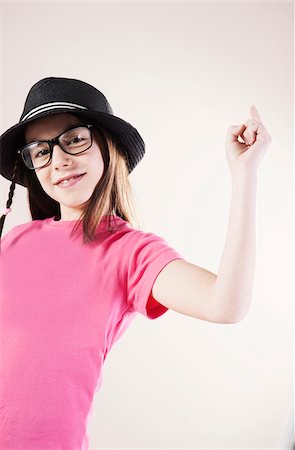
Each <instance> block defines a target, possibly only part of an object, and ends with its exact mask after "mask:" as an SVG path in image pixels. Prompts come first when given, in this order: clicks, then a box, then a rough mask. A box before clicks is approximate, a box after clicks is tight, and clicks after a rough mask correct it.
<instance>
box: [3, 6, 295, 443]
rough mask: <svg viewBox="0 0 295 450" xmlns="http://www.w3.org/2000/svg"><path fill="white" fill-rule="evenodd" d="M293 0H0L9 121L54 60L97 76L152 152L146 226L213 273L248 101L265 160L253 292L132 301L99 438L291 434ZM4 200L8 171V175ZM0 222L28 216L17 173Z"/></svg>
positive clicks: (139, 185) (146, 163)
mask: <svg viewBox="0 0 295 450" xmlns="http://www.w3.org/2000/svg"><path fill="white" fill-rule="evenodd" d="M293 56H294V55H293V3H292V2H216V3H214V2H186V3H185V2H178V3H175V2H128V3H127V2H105V3H103V2H89V3H87V2H77V3H74V2H59V3H54V2H52V3H45V2H37V3H34V2H31V3H29V2H20V3H15V2H7V3H1V133H3V132H4V131H5V130H6V129H7V128H9V127H10V126H12V125H14V124H16V123H17V122H18V121H19V118H20V115H21V113H22V110H23V106H24V101H25V98H26V95H27V92H28V91H29V89H30V88H31V86H32V85H33V84H34V83H35V82H37V81H38V80H39V79H41V78H44V77H47V76H62V77H70V78H78V79H81V80H83V81H86V82H88V83H90V84H93V85H94V86H96V87H97V88H98V89H99V90H101V91H102V92H103V93H104V94H105V96H106V97H107V99H108V100H109V102H110V104H111V106H112V108H113V111H114V114H115V115H117V116H119V117H122V118H124V119H125V120H127V121H128V122H130V123H132V124H133V126H135V128H137V129H138V131H139V132H140V134H141V136H142V137H143V139H144V141H145V143H146V155H145V157H144V159H143V160H142V161H141V162H140V164H139V165H138V166H137V167H136V169H135V170H134V172H133V173H132V174H131V175H130V181H131V183H132V187H133V190H134V192H135V196H136V199H137V206H138V209H139V212H140V215H141V220H142V222H141V223H142V229H143V230H145V231H152V232H154V233H157V234H158V235H160V236H162V237H164V238H165V239H166V240H167V241H168V242H169V244H170V245H171V246H172V247H174V248H175V249H177V250H178V251H179V252H181V253H182V254H183V255H184V256H185V257H186V259H187V260H188V261H190V262H192V263H195V264H197V265H200V266H202V267H204V268H206V269H208V270H210V271H212V272H215V273H218V267H219V263H220V258H221V255H222V251H223V247H224V243H225V236H226V231H227V225H228V217H229V208H230V200H231V178H230V172H229V168H228V166H227V161H226V155H225V135H226V130H227V128H228V127H229V126H230V125H237V124H240V123H242V122H245V121H246V120H248V119H249V118H251V117H250V106H251V105H252V104H254V105H255V106H256V107H257V109H258V111H259V113H260V115H261V118H262V121H263V123H264V125H265V126H266V127H267V129H268V131H269V133H270V135H271V137H272V144H271V147H270V148H269V151H268V152H267V154H266V156H265V158H264V159H263V161H262V162H261V165H260V166H259V172H258V195H257V259H256V272H255V286H254V294H253V299H252V304H251V308H250V311H249V313H248V315H247V316H246V318H245V319H244V320H243V321H242V322H240V323H238V324H233V325H222V324H214V323H210V322H206V321H201V320H197V319H194V318H192V317H189V316H185V315H182V314H179V313H176V312H174V311H171V310H170V311H168V312H167V313H166V314H165V315H164V316H162V317H160V318H158V319H156V320H155V321H150V320H148V319H146V318H144V317H142V316H138V317H137V319H136V320H135V321H134V322H133V324H132V325H131V327H130V328H129V329H128V330H127V331H126V333H125V335H124V336H123V337H122V338H121V339H120V340H119V341H118V342H117V343H116V344H115V346H114V347H113V349H112V350H111V353H110V354H109V355H108V358H107V360H106V363H105V366H104V375H103V383H102V386H101V388H100V390H99V392H98V393H97V395H96V397H95V400H94V404H93V411H92V415H91V419H90V422H89V435H90V449H110V448H113V449H119V448H120V449H122V448H124V449H133V448H134V449H135V448H136V449H143V448H145V449H156V448H157V449H172V448H173V449H176V448H177V449H188V448H190V449H198V450H205V449H206V450H209V449H210V450H213V449H214V450H216V449H231V450H236V449H240V450H241V449H243V450H244V449H251V450H258V449H259V450H262V449H282V448H285V445H287V444H286V443H287V440H288V426H289V424H290V423H291V422H290V420H291V413H292V412H293V385H292V381H293V373H292V370H293V368H292V362H293V355H292V327H293V320H292V271H291V269H292V254H291V245H290V242H293V241H292V238H293V236H292V230H293V227H294V223H293V217H292V214H291V212H292V204H291V201H292V181H293V172H292V163H293V154H292V144H293V136H292V130H293V120H294V118H293V97H292V96H293V84H292V83H293V64H292V63H293ZM0 186H1V205H2V206H1V208H2V207H3V208H4V207H5V203H6V200H7V195H8V190H9V186H10V182H9V181H7V180H6V179H4V178H3V177H1V180H0ZM12 208H13V210H12V212H11V213H10V214H9V215H8V216H7V219H6V222H5V225H4V230H3V233H6V232H7V231H8V230H10V229H11V228H12V227H14V226H15V225H18V224H20V223H24V222H27V221H30V220H31V217H30V213H29V207H28V204H27V198H26V189H25V188H24V187H22V186H19V185H17V187H16V191H15V196H14V200H13V204H12Z"/></svg>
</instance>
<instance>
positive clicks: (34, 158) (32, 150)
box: [23, 127, 91, 169]
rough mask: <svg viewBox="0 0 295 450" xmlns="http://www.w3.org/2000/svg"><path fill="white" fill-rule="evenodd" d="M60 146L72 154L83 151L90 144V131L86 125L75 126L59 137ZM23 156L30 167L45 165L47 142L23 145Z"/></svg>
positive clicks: (48, 151) (47, 156) (48, 155)
mask: <svg viewBox="0 0 295 450" xmlns="http://www.w3.org/2000/svg"><path fill="white" fill-rule="evenodd" d="M59 142H60V144H61V146H62V148H63V149H64V150H65V151H66V152H67V153H70V154H72V155H74V154H77V153H81V152H84V151H85V150H87V149H88V148H89V147H90V146H91V132H90V130H89V129H88V128H87V127H77V128H73V129H72V130H69V131H67V132H66V133H64V134H62V135H61V136H60V138H59ZM23 158H24V161H25V163H26V165H27V166H28V167H29V168H31V169H38V168H40V167H43V166H45V165H46V164H47V163H48V161H49V159H50V147H49V144H48V142H42V141H36V142H32V144H29V145H27V146H26V147H25V149H24V151H23Z"/></svg>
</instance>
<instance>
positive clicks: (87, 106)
mask: <svg viewBox="0 0 295 450" xmlns="http://www.w3.org/2000/svg"><path fill="white" fill-rule="evenodd" d="M57 113H76V114H79V116H81V117H85V118H87V119H90V120H91V121H92V123H93V124H97V125H100V126H101V127H103V128H105V129H106V130H107V131H108V132H109V134H110V135H111V136H112V138H113V140H114V141H115V142H116V144H117V145H118V150H119V151H120V152H122V154H123V155H124V156H125V159H126V161H127V166H128V171H129V174H130V173H131V171H132V170H133V169H134V167H135V166H136V165H137V164H138V163H139V162H140V160H141V159H142V158H143V156H144V154H145V144H144V141H143V139H142V138H141V136H140V134H139V133H138V131H137V130H136V128H134V127H133V126H132V125H131V124H130V123H128V122H126V121H125V120H123V119H121V118H120V117H117V116H115V115H114V114H113V110H112V108H111V106H110V104H109V102H108V100H107V99H106V97H105V96H104V94H103V93H102V92H100V91H99V90H98V89H97V88H95V87H94V86H92V85H91V84H88V83H86V82H84V81H81V80H77V79H74V78H64V77H47V78H43V79H42V80H39V81H38V82H37V83H35V84H34V85H33V86H32V87H31V89H30V91H29V93H28V95H27V98H26V101H25V105H24V109H23V112H22V115H21V117H20V120H19V122H18V123H17V124H16V125H13V126H12V127H10V128H9V129H8V130H6V131H5V132H4V133H3V134H2V135H1V136H0V174H1V175H2V176H3V177H4V178H6V179H7V180H10V181H13V168H14V165H15V162H16V157H17V151H18V150H19V149H20V148H21V147H23V146H24V145H25V144H26V143H25V140H24V130H25V126H26V125H27V124H28V123H30V122H32V121H34V120H36V119H39V118H41V117H45V116H49V115H52V114H57ZM14 182H15V183H17V184H20V185H22V186H25V187H26V185H25V182H24V179H23V177H22V175H21V174H17V175H16V177H15V179H14Z"/></svg>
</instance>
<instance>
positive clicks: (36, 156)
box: [35, 150, 49, 158]
mask: <svg viewBox="0 0 295 450" xmlns="http://www.w3.org/2000/svg"><path fill="white" fill-rule="evenodd" d="M42 152H49V150H41V151H40V152H38V153H37V154H36V155H35V158H38V155H40V153H42ZM45 154H46V153H45ZM43 155H44V153H43V154H42V155H41V156H43Z"/></svg>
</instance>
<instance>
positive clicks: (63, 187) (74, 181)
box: [55, 173, 86, 189]
mask: <svg viewBox="0 0 295 450" xmlns="http://www.w3.org/2000/svg"><path fill="white" fill-rule="evenodd" d="M81 175H82V176H79V177H78V178H73V179H72V180H70V181H69V182H68V183H67V184H56V185H55V186H57V187H59V188H61V189H67V188H69V187H71V186H74V185H75V184H77V183H79V181H81V180H82V178H84V175H86V174H85V173H84V174H81ZM72 176H73V175H72ZM68 178H69V177H68ZM70 178H71V177H70Z"/></svg>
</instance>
